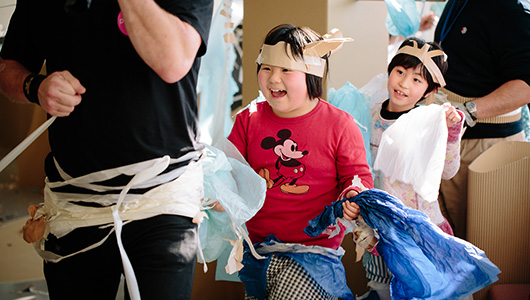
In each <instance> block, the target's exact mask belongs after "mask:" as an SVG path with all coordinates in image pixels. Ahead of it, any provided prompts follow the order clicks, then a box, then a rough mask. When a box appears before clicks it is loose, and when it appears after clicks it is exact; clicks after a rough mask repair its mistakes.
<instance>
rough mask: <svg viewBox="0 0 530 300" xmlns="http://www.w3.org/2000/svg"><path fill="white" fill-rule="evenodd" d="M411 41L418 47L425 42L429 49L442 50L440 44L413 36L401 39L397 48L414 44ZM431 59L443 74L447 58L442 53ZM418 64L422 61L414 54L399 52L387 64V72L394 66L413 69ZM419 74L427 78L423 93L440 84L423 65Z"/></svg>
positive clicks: (445, 69)
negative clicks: (426, 85) (425, 88)
mask: <svg viewBox="0 0 530 300" xmlns="http://www.w3.org/2000/svg"><path fill="white" fill-rule="evenodd" d="M413 41H416V43H417V45H418V48H421V47H423V46H424V45H425V44H428V45H430V48H429V51H432V50H442V47H440V45H438V44H437V43H435V42H425V41H424V40H422V39H419V38H415V37H410V38H408V39H406V40H405V41H403V43H401V45H400V46H399V49H401V48H403V47H404V46H414V43H413ZM432 60H433V61H434V63H435V64H436V65H437V66H438V68H439V69H440V72H442V75H444V74H445V72H446V71H447V60H446V59H445V57H444V55H438V56H434V57H432ZM420 64H422V62H421V60H420V59H419V58H417V57H416V56H413V55H410V54H405V53H399V54H397V55H395V56H394V58H392V61H391V62H390V64H389V65H388V74H390V73H391V72H392V70H393V69H394V68H395V67H396V66H401V67H404V68H405V69H409V68H413V69H415V68H416V67H417V66H418V65H420ZM421 76H422V77H423V78H425V80H427V82H428V84H429V85H428V87H427V90H426V91H425V94H428V93H430V92H431V91H434V90H435V89H437V88H439V87H440V84H438V83H436V82H434V80H433V77H432V75H431V73H429V71H428V70H427V68H426V67H425V66H423V68H421ZM425 94H424V96H425Z"/></svg>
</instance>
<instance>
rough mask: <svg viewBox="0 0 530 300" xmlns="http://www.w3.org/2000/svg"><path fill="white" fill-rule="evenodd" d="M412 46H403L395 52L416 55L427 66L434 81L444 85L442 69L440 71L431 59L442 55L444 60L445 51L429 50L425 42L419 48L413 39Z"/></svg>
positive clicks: (441, 85)
mask: <svg viewBox="0 0 530 300" xmlns="http://www.w3.org/2000/svg"><path fill="white" fill-rule="evenodd" d="M412 43H413V46H409V45H407V46H403V47H401V48H400V49H399V50H398V51H397V52H396V55H398V54H408V55H412V56H415V57H417V58H418V59H419V60H420V61H421V63H422V64H423V65H424V66H425V67H426V68H427V71H429V73H430V74H431V76H432V79H433V81H434V82H436V83H438V84H439V85H440V87H444V86H445V80H444V77H443V75H442V71H440V68H438V65H436V63H435V62H434V61H433V60H432V58H433V57H435V56H440V55H441V56H443V60H444V61H445V59H446V58H445V53H444V52H443V51H442V50H432V51H429V48H430V45H429V44H427V43H425V45H423V47H421V49H420V48H419V47H418V43H417V42H416V41H414V40H412Z"/></svg>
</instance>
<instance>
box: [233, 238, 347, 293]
mask: <svg viewBox="0 0 530 300" xmlns="http://www.w3.org/2000/svg"><path fill="white" fill-rule="evenodd" d="M268 246H269V247H272V248H271V249H275V251H268V250H263V248H266V247H268ZM244 247H245V251H244V254H243V265H244V267H243V269H241V270H240V271H239V278H240V279H241V281H242V282H244V283H245V292H246V294H247V296H249V297H255V298H257V299H259V300H262V299H266V298H267V297H266V292H267V268H268V267H269V264H270V261H271V257H272V255H277V256H278V257H282V256H287V257H290V258H292V259H293V260H294V261H295V262H297V263H298V264H299V265H300V266H302V268H304V270H306V271H307V273H308V274H309V275H310V276H311V277H312V278H313V279H314V280H315V281H316V282H317V283H318V284H319V285H320V286H321V287H322V288H323V289H324V290H325V291H326V292H328V293H330V294H331V295H334V296H336V297H339V298H341V299H344V300H354V299H355V297H354V296H353V294H352V292H351V290H350V288H349V287H348V284H347V282H346V270H345V269H344V266H343V264H342V262H341V261H340V256H339V254H340V255H343V254H344V250H343V249H342V248H339V249H338V250H333V249H329V250H327V251H326V252H323V251H324V249H323V247H320V248H319V247H318V246H304V245H300V244H289V243H288V244H283V243H281V242H280V241H279V240H278V239H277V238H276V237H275V236H274V235H272V234H271V235H270V236H268V237H267V238H266V239H265V241H263V242H261V243H256V244H254V248H255V249H256V251H257V252H258V253H259V254H260V255H262V256H265V259H256V258H255V257H254V256H253V255H252V254H251V253H250V249H249V246H248V244H247V243H246V242H244ZM319 249H320V250H319Z"/></svg>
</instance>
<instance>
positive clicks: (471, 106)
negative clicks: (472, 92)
mask: <svg viewBox="0 0 530 300" xmlns="http://www.w3.org/2000/svg"><path fill="white" fill-rule="evenodd" d="M464 107H465V108H466V110H467V112H468V113H469V115H470V116H471V118H472V119H473V121H476V120H477V105H476V104H475V102H473V101H467V102H465V103H464Z"/></svg>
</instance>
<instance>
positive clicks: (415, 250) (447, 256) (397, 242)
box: [304, 189, 500, 299]
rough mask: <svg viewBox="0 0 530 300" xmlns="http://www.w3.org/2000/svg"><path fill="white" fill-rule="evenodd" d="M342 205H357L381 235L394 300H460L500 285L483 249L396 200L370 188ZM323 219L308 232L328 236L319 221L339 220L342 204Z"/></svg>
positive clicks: (380, 248) (326, 211)
mask: <svg viewBox="0 0 530 300" xmlns="http://www.w3.org/2000/svg"><path fill="white" fill-rule="evenodd" d="M343 201H352V202H355V203H357V204H358V205H359V206H360V208H361V216H362V217H363V218H364V220H365V221H366V223H367V224H368V225H369V226H370V227H372V228H373V229H376V230H377V231H378V233H379V236H380V239H379V244H378V246H377V251H378V252H379V253H381V255H382V256H383V259H384V260H385V263H386V264H387V266H388V268H389V269H390V271H391V272H392V274H394V277H393V278H392V282H391V285H390V291H391V295H392V299H461V298H463V297H465V296H468V295H471V294H473V293H475V292H477V291H479V290H481V289H483V288H484V287H486V286H488V285H489V284H491V283H493V282H495V281H497V280H498V277H497V274H499V273H500V270H499V269H498V268H497V266H495V265H494V264H493V263H492V262H491V261H490V260H489V259H488V258H487V257H486V255H485V253H484V252H483V251H482V250H480V249H478V248H477V247H475V246H474V245H472V244H471V243H468V242H466V241H464V240H462V239H459V238H456V237H453V236H450V235H448V234H446V233H444V232H443V231H441V230H440V229H439V228H438V226H436V225H435V224H433V223H432V222H431V221H430V220H429V218H428V217H427V216H426V215H425V214H424V213H422V212H420V211H417V210H414V209H411V208H409V207H407V206H405V205H404V204H403V203H402V202H401V201H400V200H399V199H397V198H396V197H394V196H392V195H390V194H388V193H386V192H384V191H381V190H377V189H371V190H368V191H364V192H362V193H360V194H359V195H357V196H355V197H354V198H352V199H343V200H340V201H337V202H340V203H341V204H342V202H343ZM339 210H340V214H339V213H338V211H339ZM322 214H324V215H328V216H326V217H323V216H321V215H319V216H318V217H316V218H315V219H313V220H312V221H310V226H308V227H311V228H310V229H308V227H306V229H304V232H306V233H307V232H322V231H324V230H325V229H326V228H327V227H328V226H329V225H330V224H329V223H328V224H324V223H319V224H316V223H318V221H315V220H325V222H327V220H335V219H336V218H337V217H340V215H342V205H340V206H337V205H336V204H333V205H332V206H328V207H326V210H325V211H324V212H323V213H322ZM313 221H315V223H312V222H313ZM306 230H307V231H306Z"/></svg>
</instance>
